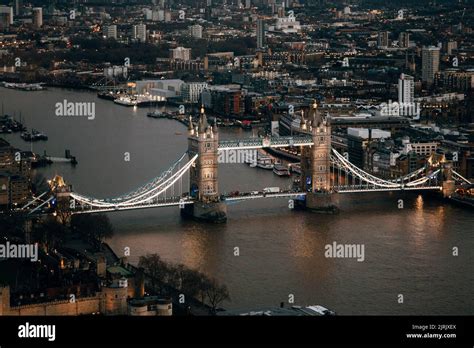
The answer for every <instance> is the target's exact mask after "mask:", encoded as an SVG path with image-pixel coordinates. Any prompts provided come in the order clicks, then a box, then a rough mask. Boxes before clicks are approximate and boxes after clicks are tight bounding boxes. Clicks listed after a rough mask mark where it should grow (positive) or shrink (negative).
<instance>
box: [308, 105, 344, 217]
mask: <svg viewBox="0 0 474 348" xmlns="http://www.w3.org/2000/svg"><path fill="white" fill-rule="evenodd" d="M301 123H302V124H301V126H302V128H303V129H306V131H308V133H310V134H311V136H312V138H313V143H314V145H313V146H309V147H303V148H302V151H301V190H302V191H303V192H306V208H307V209H310V210H313V211H317V212H325V213H333V212H336V211H337V208H336V205H335V195H334V194H333V192H332V187H331V149H332V145H331V123H330V120H329V119H328V118H326V117H323V116H321V114H320V112H319V110H318V106H317V104H316V103H314V104H313V105H312V107H311V110H310V112H309V115H308V121H305V120H304V118H303V117H302V121H301Z"/></svg>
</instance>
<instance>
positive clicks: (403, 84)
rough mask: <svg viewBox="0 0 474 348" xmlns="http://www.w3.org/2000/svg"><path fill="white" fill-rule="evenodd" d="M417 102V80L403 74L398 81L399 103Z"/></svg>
mask: <svg viewBox="0 0 474 348" xmlns="http://www.w3.org/2000/svg"><path fill="white" fill-rule="evenodd" d="M414 101H415V80H414V78H413V76H410V75H406V74H401V75H400V78H399V79H398V102H399V103H410V104H411V103H413V102H414Z"/></svg>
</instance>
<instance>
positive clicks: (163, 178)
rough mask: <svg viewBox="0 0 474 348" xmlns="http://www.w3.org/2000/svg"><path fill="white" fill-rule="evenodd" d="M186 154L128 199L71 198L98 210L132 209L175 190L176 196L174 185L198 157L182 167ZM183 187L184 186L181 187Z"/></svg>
mask: <svg viewBox="0 0 474 348" xmlns="http://www.w3.org/2000/svg"><path fill="white" fill-rule="evenodd" d="M185 155H186V154H184V155H183V156H181V158H180V160H178V161H177V162H175V163H174V164H173V165H172V167H171V168H170V169H168V170H167V171H166V172H164V173H163V174H162V175H160V176H159V177H158V178H156V179H154V180H152V181H151V182H150V183H148V184H146V185H144V186H142V187H141V188H140V189H138V190H136V191H134V192H135V193H134V194H133V195H125V196H123V197H128V198H127V199H114V200H110V199H96V198H91V197H87V196H84V195H80V194H77V193H71V197H72V198H73V199H75V200H76V201H78V202H80V203H82V204H84V205H87V206H91V207H97V208H107V207H108V208H112V207H115V208H120V207H131V206H137V205H142V204H144V203H147V202H152V201H153V200H154V199H155V198H157V197H158V196H159V195H161V194H162V193H165V194H166V190H168V189H170V188H173V193H172V196H173V195H174V186H173V185H174V184H175V183H176V182H177V181H178V180H181V179H182V177H183V175H184V174H185V173H186V172H187V171H188V170H189V168H190V167H191V166H192V165H193V163H194V162H195V161H196V159H197V157H198V155H197V154H196V155H195V156H194V157H193V158H192V159H191V160H190V161H188V162H187V163H186V164H185V165H184V166H182V167H181V165H180V163H181V160H182V159H183V158H184V156H185ZM176 167H178V168H179V169H178V170H177V171H176V173H174V174H173V170H174V169H176ZM181 186H182V185H181Z"/></svg>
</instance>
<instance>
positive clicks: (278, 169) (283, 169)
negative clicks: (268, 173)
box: [273, 164, 290, 176]
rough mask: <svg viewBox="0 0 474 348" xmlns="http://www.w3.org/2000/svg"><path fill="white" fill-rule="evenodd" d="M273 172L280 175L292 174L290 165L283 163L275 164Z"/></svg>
mask: <svg viewBox="0 0 474 348" xmlns="http://www.w3.org/2000/svg"><path fill="white" fill-rule="evenodd" d="M273 173H275V174H276V175H278V176H290V171H289V170H288V167H287V166H284V165H282V164H275V165H274V166H273Z"/></svg>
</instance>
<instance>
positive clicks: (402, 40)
mask: <svg viewBox="0 0 474 348" xmlns="http://www.w3.org/2000/svg"><path fill="white" fill-rule="evenodd" d="M398 46H399V47H401V48H408V47H409V46H410V33H407V32H404V31H403V32H401V33H400V35H398Z"/></svg>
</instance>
